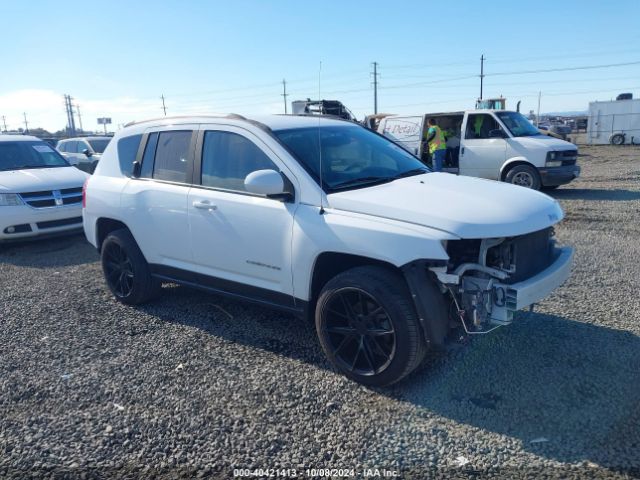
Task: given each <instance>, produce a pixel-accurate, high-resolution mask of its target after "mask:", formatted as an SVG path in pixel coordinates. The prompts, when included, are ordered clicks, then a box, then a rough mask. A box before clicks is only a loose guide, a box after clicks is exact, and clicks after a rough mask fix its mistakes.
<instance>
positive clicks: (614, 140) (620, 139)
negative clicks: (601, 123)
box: [611, 133, 624, 145]
mask: <svg viewBox="0 0 640 480" xmlns="http://www.w3.org/2000/svg"><path fill="white" fill-rule="evenodd" d="M611 145H624V135H622V134H621V133H616V134H615V135H612V136H611Z"/></svg>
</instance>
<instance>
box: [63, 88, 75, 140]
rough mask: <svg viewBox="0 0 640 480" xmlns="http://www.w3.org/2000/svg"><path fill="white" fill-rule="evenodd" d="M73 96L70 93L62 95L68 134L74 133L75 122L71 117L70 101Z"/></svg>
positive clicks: (71, 105)
mask: <svg viewBox="0 0 640 480" xmlns="http://www.w3.org/2000/svg"><path fill="white" fill-rule="evenodd" d="M72 100H73V97H72V96H71V95H65V96H64V105H65V108H66V110H67V123H68V125H69V135H71V136H75V135H76V122H75V119H74V118H73V104H72V103H71V102H72Z"/></svg>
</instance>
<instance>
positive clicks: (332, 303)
mask: <svg viewBox="0 0 640 480" xmlns="http://www.w3.org/2000/svg"><path fill="white" fill-rule="evenodd" d="M315 321H316V330H317V332H318V337H319V339H320V344H321V345H322V349H323V350H324V352H325V354H326V355H327V358H328V359H329V361H330V362H331V364H332V365H333V366H334V367H335V368H336V369H338V370H339V371H340V372H342V373H343V374H345V375H346V376H347V377H349V378H351V379H352V380H355V381H357V382H360V383H363V384H365V385H370V386H386V385H390V384H392V383H395V382H397V381H399V380H401V379H402V378H404V377H405V376H406V375H408V374H409V373H411V372H412V371H413V370H414V369H415V368H416V367H417V366H418V365H419V364H420V362H421V361H422V359H423V358H424V355H425V350H426V346H425V342H424V339H423V334H422V329H421V327H420V325H419V321H418V317H417V315H416V312H415V308H414V306H413V302H412V300H411V296H410V294H409V291H408V289H407V287H406V285H405V282H404V279H403V278H402V277H401V276H400V275H399V274H397V273H396V272H393V271H391V270H388V269H385V268H381V267H374V266H367V267H357V268H353V269H351V270H347V271H346V272H343V273H341V274H339V275H337V276H336V277H334V278H333V279H331V280H330V281H329V282H327V284H326V285H325V286H324V288H323V289H322V291H321V292H320V296H319V298H318V302H317V304H316V310H315Z"/></svg>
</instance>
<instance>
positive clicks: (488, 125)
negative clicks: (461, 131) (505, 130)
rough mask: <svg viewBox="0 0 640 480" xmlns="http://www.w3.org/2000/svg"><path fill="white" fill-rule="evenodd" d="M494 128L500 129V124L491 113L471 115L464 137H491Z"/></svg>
mask: <svg viewBox="0 0 640 480" xmlns="http://www.w3.org/2000/svg"><path fill="white" fill-rule="evenodd" d="M492 130H500V124H499V123H498V122H497V121H496V119H495V118H493V117H492V116H491V115H489V114H486V113H478V114H473V115H469V117H468V118H467V131H466V134H465V136H464V138H466V139H474V138H476V139H477V138H491V131H492Z"/></svg>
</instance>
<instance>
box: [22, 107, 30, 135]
mask: <svg viewBox="0 0 640 480" xmlns="http://www.w3.org/2000/svg"><path fill="white" fill-rule="evenodd" d="M22 115H24V133H29V123H28V122H27V112H22Z"/></svg>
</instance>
